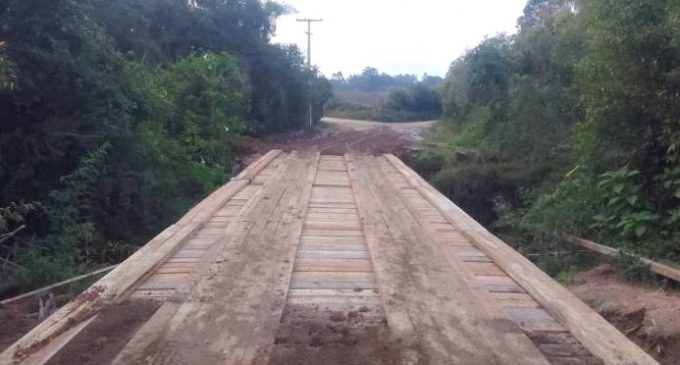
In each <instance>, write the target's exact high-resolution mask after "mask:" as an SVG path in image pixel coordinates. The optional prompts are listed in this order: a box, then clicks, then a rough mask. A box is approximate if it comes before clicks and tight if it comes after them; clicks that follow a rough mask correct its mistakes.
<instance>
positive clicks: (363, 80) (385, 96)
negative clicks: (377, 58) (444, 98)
mask: <svg viewBox="0 0 680 365" xmlns="http://www.w3.org/2000/svg"><path fill="white" fill-rule="evenodd" d="M330 82H331V85H332V87H333V91H334V95H335V96H334V97H333V98H332V99H331V100H330V101H329V103H328V105H327V106H326V116H329V117H335V118H345V119H357V120H372V121H379V122H414V121H425V120H434V119H439V117H440V116H441V114H442V106H441V98H440V96H439V92H438V90H437V87H438V86H439V85H440V84H441V82H442V79H441V78H440V77H437V76H428V75H427V74H425V75H423V76H422V78H420V79H419V78H418V77H417V76H416V75H395V76H392V75H388V74H386V73H381V72H379V71H378V70H377V69H375V68H372V67H367V68H366V69H364V71H363V72H362V73H361V74H358V75H351V76H350V77H348V78H347V79H345V77H344V76H343V75H342V73H335V74H333V77H332V78H331V80H330Z"/></svg>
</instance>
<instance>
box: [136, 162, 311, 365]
mask: <svg viewBox="0 0 680 365" xmlns="http://www.w3.org/2000/svg"><path fill="white" fill-rule="evenodd" d="M316 159H317V157H316V156H315V155H307V156H303V157H299V158H298V157H296V158H289V162H288V165H287V169H286V171H285V174H283V175H281V176H278V177H276V178H272V179H270V180H269V181H268V182H267V183H266V184H265V185H264V186H263V190H262V191H261V192H260V194H258V198H257V202H255V203H253V206H252V207H250V208H248V210H247V211H246V212H245V213H244V214H243V215H242V216H241V217H240V218H239V219H238V220H236V221H235V222H233V223H232V224H231V225H230V227H229V228H228V231H229V232H228V235H229V237H230V238H229V239H227V240H222V241H221V242H220V244H218V245H215V246H213V247H212V248H211V249H210V250H209V252H208V257H209V258H210V261H209V262H207V263H206V264H203V265H205V266H208V267H207V268H206V274H205V275H204V276H202V277H201V280H200V281H199V282H198V283H197V285H196V286H195V288H194V289H193V291H192V292H191V294H190V295H189V297H188V298H187V300H186V301H185V302H184V303H182V304H181V305H180V307H179V309H178V311H177V313H176V314H175V315H174V316H173V317H172V318H171V319H170V322H169V326H168V331H166V332H165V333H163V334H162V337H161V338H159V340H157V341H155V342H154V344H153V348H154V349H156V350H157V351H156V350H154V351H153V353H152V354H151V356H150V358H149V359H148V361H149V362H150V363H164V362H172V363H186V364H202V363H211V364H213V363H221V364H250V363H266V362H267V360H266V359H267V358H268V353H269V351H270V350H269V349H270V347H271V346H273V339H274V335H275V331H276V328H277V326H278V324H279V322H280V320H281V316H282V313H283V306H284V304H285V298H286V295H287V290H288V280H287V277H289V276H290V275H291V273H292V269H293V261H294V257H295V251H296V248H297V243H298V241H299V236H300V233H301V231H302V223H303V217H304V214H305V207H306V205H307V202H308V200H309V193H310V190H311V185H312V180H313V177H314V172H315V165H316ZM196 338H205V339H209V341H196ZM260 361H261V362H260Z"/></svg>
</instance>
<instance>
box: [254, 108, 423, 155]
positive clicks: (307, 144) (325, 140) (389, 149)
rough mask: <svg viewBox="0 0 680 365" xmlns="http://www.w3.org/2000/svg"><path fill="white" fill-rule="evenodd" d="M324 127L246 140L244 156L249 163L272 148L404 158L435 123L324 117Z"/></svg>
mask: <svg viewBox="0 0 680 365" xmlns="http://www.w3.org/2000/svg"><path fill="white" fill-rule="evenodd" d="M322 122H323V125H322V127H316V128H314V129H312V130H305V131H299V132H291V133H283V134H277V135H271V136H267V137H264V138H262V139H255V138H246V139H245V141H244V144H243V146H242V150H243V152H242V153H241V155H242V156H248V157H246V158H244V160H245V162H246V163H248V162H249V161H252V160H254V159H257V158H258V157H259V156H261V155H262V154H264V153H266V152H267V151H268V150H271V149H282V150H284V151H292V150H296V151H305V152H321V153H323V154H335V155H340V154H345V153H369V154H382V153H392V154H395V155H397V156H404V155H406V154H408V153H409V152H410V147H412V146H413V144H414V143H415V142H417V141H418V140H419V139H420V135H421V133H422V132H423V131H424V130H426V129H429V128H430V127H432V125H433V124H434V123H435V122H434V121H426V122H412V123H381V122H372V121H360V120H350V119H337V118H323V119H322Z"/></svg>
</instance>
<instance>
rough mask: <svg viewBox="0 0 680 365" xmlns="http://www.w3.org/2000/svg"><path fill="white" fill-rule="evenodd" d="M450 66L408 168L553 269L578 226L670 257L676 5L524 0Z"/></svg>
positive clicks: (676, 206) (668, 1) (667, 0)
mask: <svg viewBox="0 0 680 365" xmlns="http://www.w3.org/2000/svg"><path fill="white" fill-rule="evenodd" d="M518 28H519V32H518V33H517V34H516V35H513V36H506V35H499V36H495V37H492V38H488V39H486V40H485V41H483V42H482V43H481V44H480V45H478V46H477V47H475V48H474V49H471V50H470V51H468V52H467V53H466V54H465V55H463V56H462V57H460V58H459V59H457V60H456V61H455V62H453V64H452V65H451V68H450V70H449V73H448V75H447V77H446V80H445V82H444V85H443V88H442V98H443V107H444V121H445V123H444V124H443V125H442V126H441V127H440V128H438V129H437V130H436V133H433V135H432V136H431V137H430V138H429V139H428V144H429V145H430V146H431V148H429V149H428V150H427V151H426V152H425V153H423V154H422V155H420V156H419V162H420V164H419V166H420V169H421V170H422V171H424V172H426V173H429V174H430V175H431V177H432V179H433V181H434V182H435V184H436V185H437V186H438V187H439V188H440V189H441V190H442V191H444V192H445V193H446V194H448V195H449V196H450V197H452V198H453V199H454V200H455V201H456V202H458V203H460V204H461V205H462V206H463V207H464V208H465V209H466V210H467V211H469V212H470V213H472V214H474V215H475V216H476V217H477V218H478V219H479V220H481V221H483V222H485V223H487V224H489V225H492V224H495V227H496V229H497V231H498V232H500V233H503V234H505V235H507V236H508V237H509V239H510V241H512V242H513V243H515V244H516V245H517V247H519V248H520V249H522V250H523V251H524V252H525V253H532V254H533V255H532V256H531V257H534V258H538V259H539V261H540V262H541V264H543V265H544V267H546V268H547V269H549V270H550V271H551V272H552V273H555V274H556V273H558V272H559V271H560V270H569V267H570V265H571V264H572V263H573V262H574V261H571V259H572V258H574V256H570V255H568V254H565V252H569V251H570V247H571V246H570V245H568V244H566V243H565V242H566V240H565V237H567V235H569V234H580V235H586V236H588V237H591V238H595V239H598V240H601V241H602V242H603V243H607V244H612V245H616V246H618V247H622V248H624V249H626V250H628V251H629V252H634V253H637V254H643V255H648V256H653V257H657V258H661V259H666V260H671V261H675V262H680V2H678V1H674V0H579V1H574V0H571V1H569V0H530V1H529V2H528V4H527V5H526V8H525V10H524V15H523V16H522V17H521V18H520V19H519V21H518Z"/></svg>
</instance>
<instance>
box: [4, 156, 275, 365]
mask: <svg viewBox="0 0 680 365" xmlns="http://www.w3.org/2000/svg"><path fill="white" fill-rule="evenodd" d="M280 153H281V151H280V150H273V151H270V152H269V153H267V154H266V155H264V156H263V157H262V158H260V159H259V160H258V161H256V162H254V163H253V164H252V165H251V166H249V167H248V168H247V169H246V170H244V171H243V172H242V173H241V174H240V175H239V176H237V177H236V178H234V179H233V180H232V181H231V182H229V183H228V184H226V185H224V186H223V187H221V188H219V189H217V190H216V191H215V192H214V193H212V194H211V195H210V196H209V197H208V198H206V199H205V200H204V201H202V202H201V203H199V204H197V205H196V206H195V207H194V208H193V209H191V210H190V211H189V213H187V214H186V215H185V216H184V217H182V218H181V219H180V220H179V221H178V222H177V223H176V224H173V225H171V226H169V227H168V228H166V229H165V230H164V231H163V232H161V233H160V234H158V235H157V236H156V237H155V238H154V239H152V240H151V241H149V242H148V243H147V244H146V245H144V246H142V247H141V248H140V249H139V250H137V252H135V253H134V254H132V255H131V256H130V257H129V258H128V259H126V260H125V261H123V262H122V263H121V264H119V265H118V266H117V267H116V268H115V269H113V270H112V271H111V272H109V273H108V274H107V275H106V276H104V277H103V278H101V279H100V280H99V281H97V282H96V283H94V284H93V285H92V286H90V288H88V289H87V290H86V291H85V292H83V293H82V294H81V295H79V296H78V297H77V298H76V299H74V300H73V301H71V302H69V303H68V304H66V305H64V306H63V307H61V308H60V309H59V310H58V311H56V312H55V313H54V314H52V315H51V316H50V317H48V318H47V319H46V320H44V321H43V322H42V323H40V324H39V325H37V326H36V327H35V328H33V329H32V330H31V331H30V332H28V333H27V334H26V335H25V336H24V337H22V338H21V339H19V341H17V342H15V343H14V344H13V345H12V346H10V347H9V348H7V349H6V350H5V351H4V352H3V353H1V354H0V365H14V364H19V363H21V364H25V365H28V364H30V365H33V364H36V365H39V364H44V363H45V362H46V361H48V360H49V359H50V358H51V357H52V356H53V355H54V354H55V353H56V352H57V351H58V350H59V349H60V348H61V347H62V346H64V345H65V344H66V343H67V342H68V341H69V340H70V339H71V338H73V337H74V336H75V335H77V334H78V332H80V331H81V330H82V329H84V328H85V327H86V326H87V324H88V323H90V322H91V321H92V320H93V319H94V318H95V317H96V315H97V313H98V312H99V311H100V309H101V308H102V307H103V305H105V304H109V303H119V302H121V301H122V300H124V299H125V298H126V297H127V295H128V294H129V292H130V290H131V288H133V287H134V285H135V284H136V283H138V282H139V281H140V280H142V279H143V278H145V277H146V276H147V275H148V274H149V273H151V272H152V271H153V270H154V269H155V268H156V267H158V266H159V265H160V264H161V263H163V262H164V261H165V259H167V258H168V257H170V256H171V255H172V254H173V253H174V252H175V251H176V250H177V249H179V248H180V247H181V245H182V244H183V243H184V242H185V241H186V240H187V239H188V238H190V237H192V236H193V235H194V234H195V233H196V232H197V231H198V230H200V229H201V227H202V226H203V225H204V224H205V223H206V222H207V220H208V219H210V217H211V216H212V215H213V214H214V213H215V212H216V211H217V210H219V209H220V207H221V206H222V205H224V204H225V203H226V202H227V201H228V200H229V199H230V198H231V197H233V196H234V195H236V194H237V193H238V192H239V191H241V190H242V189H243V188H244V187H246V186H248V185H249V183H250V181H251V180H252V179H253V178H254V177H255V176H256V175H257V174H258V173H259V172H260V171H262V170H263V169H264V168H265V167H267V165H268V164H269V163H270V162H271V161H273V160H274V159H275V158H276V157H277V156H278V155H279V154H280Z"/></svg>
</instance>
